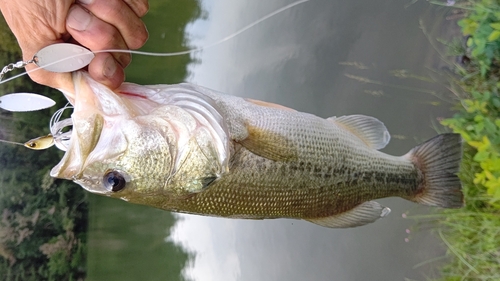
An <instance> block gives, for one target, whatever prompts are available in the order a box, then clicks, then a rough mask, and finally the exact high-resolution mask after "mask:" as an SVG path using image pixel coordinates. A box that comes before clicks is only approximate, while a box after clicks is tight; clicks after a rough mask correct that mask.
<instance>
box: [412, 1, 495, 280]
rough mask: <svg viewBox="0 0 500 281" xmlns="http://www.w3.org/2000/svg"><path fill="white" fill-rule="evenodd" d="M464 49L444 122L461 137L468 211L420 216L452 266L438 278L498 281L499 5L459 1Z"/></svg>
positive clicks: (462, 167)
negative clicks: (450, 111)
mask: <svg viewBox="0 0 500 281" xmlns="http://www.w3.org/2000/svg"><path fill="white" fill-rule="evenodd" d="M455 7H460V9H462V11H463V12H464V14H465V16H464V18H463V19H461V20H460V21H459V26H460V27H461V29H462V33H463V35H464V38H465V39H466V43H465V44H464V45H465V46H460V44H459V46H458V47H457V46H455V48H454V50H453V51H454V52H457V50H458V51H459V52H460V53H461V54H462V56H461V63H457V64H455V66H456V67H455V69H456V74H457V77H458V78H457V79H454V81H453V83H452V85H451V87H450V88H451V89H452V91H453V93H454V94H455V96H456V98H457V100H458V102H457V106H456V110H457V113H456V114H455V115H454V116H453V117H452V118H450V119H446V120H443V121H442V124H443V125H445V126H447V127H449V128H451V129H452V130H453V131H454V132H456V133H459V134H461V135H462V137H463V139H464V155H463V160H462V165H461V170H460V173H459V176H460V179H461V180H462V184H463V191H464V195H465V207H464V208H462V209H458V210H444V211H442V212H440V213H438V214H433V215H429V216H425V217H420V218H419V220H428V219H429V220H431V221H432V222H434V223H436V232H437V235H438V236H439V237H440V238H441V239H442V241H443V243H444V244H445V245H446V246H447V253H446V255H447V257H448V263H445V264H444V265H443V266H442V267H441V274H442V275H441V278H440V279H438V280H447V281H455V280H500V96H499V87H500V82H499V81H500V1H499V0H469V1H457V3H456V5H455Z"/></svg>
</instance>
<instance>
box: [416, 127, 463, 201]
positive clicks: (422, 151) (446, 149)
mask: <svg viewBox="0 0 500 281" xmlns="http://www.w3.org/2000/svg"><path fill="white" fill-rule="evenodd" d="M406 157H408V158H410V159H411V160H412V161H413V163H414V164H415V165H416V166H417V167H418V168H419V169H420V171H421V172H422V174H423V177H424V182H423V184H422V186H420V188H419V192H418V193H417V195H415V196H414V197H413V198H411V199H410V200H412V201H414V202H417V203H420V204H424V205H429V206H438V207H443V208H460V207H462V206H463V197H464V196H463V193H462V185H461V183H460V179H459V178H458V176H457V175H456V174H457V172H458V169H459V166H460V160H461V159H462V138H461V137H460V135H458V134H442V135H438V136H436V137H434V138H432V139H430V140H428V141H426V142H425V143H423V144H421V145H419V146H417V147H415V148H413V149H412V150H411V151H410V152H408V153H407V154H406Z"/></svg>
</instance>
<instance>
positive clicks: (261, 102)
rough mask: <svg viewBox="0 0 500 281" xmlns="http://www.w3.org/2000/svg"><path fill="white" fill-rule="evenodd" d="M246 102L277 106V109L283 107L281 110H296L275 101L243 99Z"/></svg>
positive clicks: (270, 106)
mask: <svg viewBox="0 0 500 281" xmlns="http://www.w3.org/2000/svg"><path fill="white" fill-rule="evenodd" d="M245 100H246V101H247V102H249V103H253V104H255V105H259V106H264V107H269V108H277V109H283V110H286V111H294V112H295V111H297V110H295V109H293V108H290V107H286V106H283V105H281V104H277V103H272V102H267V101H261V100H254V99H245Z"/></svg>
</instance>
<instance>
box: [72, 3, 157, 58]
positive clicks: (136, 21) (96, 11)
mask: <svg viewBox="0 0 500 281" xmlns="http://www.w3.org/2000/svg"><path fill="white" fill-rule="evenodd" d="M82 2H83V1H82ZM130 2H134V3H137V4H139V3H140V2H139V1H137V0H136V1H130ZM81 5H82V6H83V7H85V8H86V9H88V10H89V11H90V12H91V13H92V14H93V15H94V16H96V17H97V18H99V19H100V20H102V21H104V22H107V23H108V24H110V25H113V26H114V27H115V28H116V29H118V31H119V32H120V34H121V36H122V37H123V39H124V40H125V43H126V44H127V46H128V48H130V49H138V48H140V47H142V46H143V45H144V43H146V40H147V39H148V32H147V30H146V26H145V25H144V23H143V22H142V20H141V19H140V17H139V16H137V14H136V13H135V12H134V10H133V9H134V8H135V7H134V8H131V6H129V5H127V3H125V2H124V1H122V0H90V1H89V0H86V1H85V3H81ZM137 9H142V8H139V7H137ZM141 12H142V11H141Z"/></svg>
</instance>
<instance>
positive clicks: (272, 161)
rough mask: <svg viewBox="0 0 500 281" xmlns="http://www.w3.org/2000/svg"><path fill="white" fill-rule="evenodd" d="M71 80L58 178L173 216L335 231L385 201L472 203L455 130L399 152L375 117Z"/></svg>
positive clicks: (80, 76)
mask: <svg viewBox="0 0 500 281" xmlns="http://www.w3.org/2000/svg"><path fill="white" fill-rule="evenodd" d="M73 82H74V86H75V89H74V91H73V92H64V93H65V95H66V97H67V98H68V100H69V101H70V103H71V104H72V105H73V106H74V111H73V114H72V117H71V118H72V123H73V130H72V133H71V139H70V144H69V147H68V149H67V151H66V153H65V155H64V157H63V159H62V160H61V162H60V163H59V164H58V165H57V166H56V167H54V168H53V169H52V171H51V175H52V176H53V177H58V178H64V179H69V180H72V181H74V182H76V183H78V184H79V185H81V186H82V187H83V188H84V189H86V190H88V191H90V192H93V193H98V194H102V195H105V196H110V197H116V198H121V199H123V200H125V201H128V202H131V203H136V204H143V205H148V206H152V207H156V208H160V209H164V210H169V211H174V212H182V213H189V214H200V215H209V216H219V217H228V218H244V219H268V218H294V219H304V220H307V221H310V222H313V223H316V224H319V225H322V226H326V227H354V226H359V225H364V224H367V223H370V222H373V221H375V220H377V219H378V218H380V217H384V216H386V215H387V214H388V213H389V212H390V209H389V208H387V207H384V206H381V205H380V204H379V203H377V202H375V201H372V200H374V199H377V198H384V197H390V196H398V197H402V198H404V199H407V200H410V201H413V202H416V203H420V204H425V205H430V206H439V207H444V208H459V207H461V206H462V204H463V195H462V191H461V183H460V181H459V179H458V177H457V176H456V173H457V171H458V167H459V162H460V159H461V138H460V137H459V136H458V135H456V134H442V135H439V136H436V137H434V138H432V139H431V140H429V141H427V142H425V143H423V144H422V145H420V146H417V147H415V148H414V149H412V150H411V151H410V152H408V153H407V154H406V155H404V156H391V155H388V154H385V153H382V152H380V151H378V150H379V149H381V148H383V147H384V146H385V145H386V144H387V143H388V142H389V139H390V135H389V133H388V131H387V129H386V127H385V126H384V124H383V123H382V122H380V121H379V120H377V119H375V118H373V117H368V116H363V115H351V116H342V117H331V118H327V119H323V118H320V117H317V116H315V115H312V114H307V113H302V112H297V111H295V110H292V109H289V108H286V107H283V106H280V105H276V104H270V103H266V102H261V101H255V100H250V99H244V98H240V97H235V96H230V95H225V94H221V93H218V92H215V91H212V90H209V89H206V88H203V87H200V86H197V85H193V84H178V85H151V86H141V85H135V84H130V83H124V84H123V85H122V86H121V87H120V88H119V89H117V90H116V91H112V90H110V89H108V88H107V87H106V86H104V85H102V84H99V83H98V82H96V81H93V80H92V79H91V78H90V77H89V76H88V74H87V73H85V72H76V73H74V74H73Z"/></svg>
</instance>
